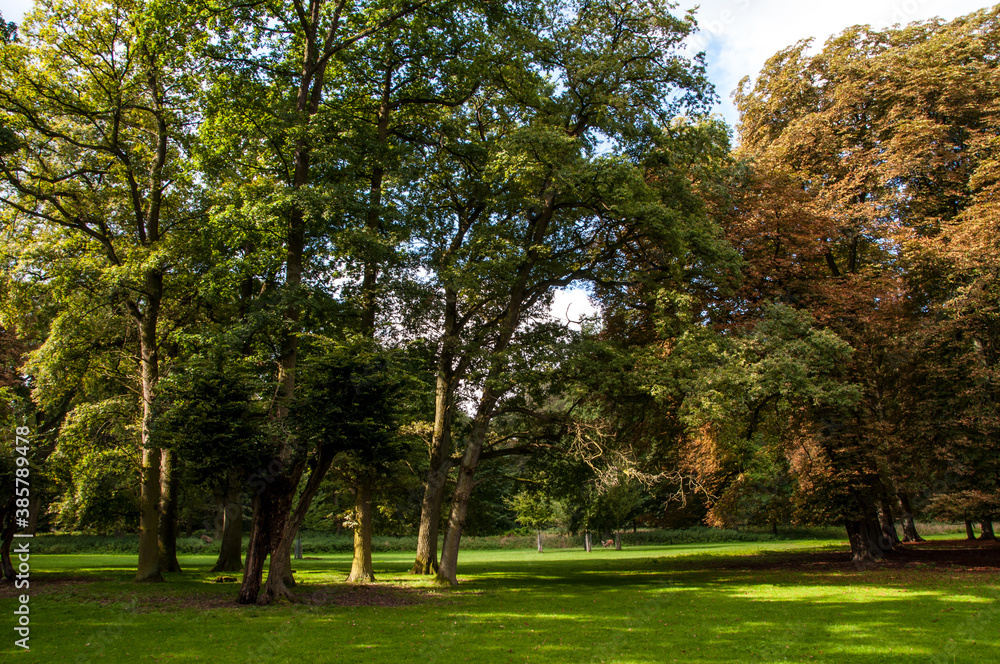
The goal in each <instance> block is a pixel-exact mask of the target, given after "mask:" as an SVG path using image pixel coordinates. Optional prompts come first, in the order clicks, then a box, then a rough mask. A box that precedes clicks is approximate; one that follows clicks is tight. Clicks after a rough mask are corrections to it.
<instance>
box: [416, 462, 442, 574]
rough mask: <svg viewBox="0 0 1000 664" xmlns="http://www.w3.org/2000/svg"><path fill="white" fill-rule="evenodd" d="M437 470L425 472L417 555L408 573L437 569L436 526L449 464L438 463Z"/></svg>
mask: <svg viewBox="0 0 1000 664" xmlns="http://www.w3.org/2000/svg"><path fill="white" fill-rule="evenodd" d="M438 466H439V467H438V469H437V471H434V470H433V469H431V470H428V472H427V482H426V484H425V485H424V499H423V502H422V503H421V507H420V526H419V529H418V530H417V555H416V559H415V560H414V561H413V567H412V568H410V574H434V573H436V572H437V571H438V558H437V553H438V528H439V527H440V524H441V505H442V503H443V502H444V489H445V486H446V485H447V483H448V470H449V469H450V467H451V466H450V464H448V465H445V464H440V463H439V464H438Z"/></svg>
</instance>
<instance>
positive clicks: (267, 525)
mask: <svg viewBox="0 0 1000 664" xmlns="http://www.w3.org/2000/svg"><path fill="white" fill-rule="evenodd" d="M273 498H274V497H273V496H272V495H271V492H270V491H268V489H267V487H265V488H264V490H263V491H261V492H260V493H259V494H257V495H256V496H254V499H253V516H251V517H250V542H249V544H247V561H246V570H245V571H244V572H243V583H242V584H241V585H240V594H239V596H238V597H237V599H236V601H237V603H239V604H255V603H256V602H257V596H258V594H259V593H260V584H261V578H262V576H263V574H264V562H265V561H266V560H267V556H268V554H269V553H270V551H271V532H272V528H273V526H272V523H273V521H274V519H275V512H276V507H275V506H274V505H273Z"/></svg>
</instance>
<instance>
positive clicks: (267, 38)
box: [206, 0, 430, 604]
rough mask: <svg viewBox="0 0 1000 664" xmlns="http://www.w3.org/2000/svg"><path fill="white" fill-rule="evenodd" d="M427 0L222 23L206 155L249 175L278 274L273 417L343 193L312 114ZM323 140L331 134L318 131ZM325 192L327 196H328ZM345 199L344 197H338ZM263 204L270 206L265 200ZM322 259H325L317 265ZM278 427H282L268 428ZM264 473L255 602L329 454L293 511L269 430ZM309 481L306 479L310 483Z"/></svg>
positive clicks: (320, 0) (273, 8)
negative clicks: (321, 166) (351, 59)
mask: <svg viewBox="0 0 1000 664" xmlns="http://www.w3.org/2000/svg"><path fill="white" fill-rule="evenodd" d="M428 4H430V3H429V0H419V1H416V2H412V3H411V2H396V1H394V0H387V1H386V2H375V3H370V4H366V5H362V6H355V5H352V4H349V3H347V2H346V1H343V0H341V1H338V2H325V1H324V0H309V1H308V2H302V1H300V0H292V1H291V2H287V3H285V2H275V3H266V4H261V5H254V6H251V7H249V8H239V9H237V10H236V11H235V12H234V13H233V14H232V15H231V17H230V18H229V19H228V21H229V23H228V25H225V26H220V29H219V33H218V34H219V41H218V44H217V45H216V47H217V48H216V52H217V56H218V59H217V66H216V73H215V78H214V81H215V100H216V103H215V105H214V107H213V112H212V118H211V119H210V120H209V123H208V124H207V125H206V132H212V131H214V130H218V132H219V133H218V135H219V136H221V137H223V138H222V140H220V141H218V145H217V146H216V150H215V154H216V155H217V156H219V157H220V158H223V159H230V160H232V161H235V162H237V163H239V164H240V165H241V171H240V172H242V174H243V175H244V176H246V179H245V180H244V183H245V186H244V187H243V188H242V190H241V191H239V192H238V193H239V194H240V196H241V198H242V200H239V199H238V200H236V201H234V203H235V204H236V205H241V204H242V205H247V206H253V207H255V208H264V209H263V211H262V214H263V215H264V216H265V217H267V218H268V219H269V220H270V221H269V223H271V224H273V226H274V228H273V231H274V233H275V236H276V237H280V238H282V239H281V242H280V243H279V246H276V247H272V248H271V250H272V251H274V252H275V253H276V254H277V255H279V256H280V261H281V268H280V273H281V274H280V280H279V278H278V275H277V274H275V275H274V278H273V280H272V281H271V283H270V284H269V286H270V287H271V289H272V290H273V291H275V292H277V294H278V300H277V302H276V304H277V308H278V310H279V311H280V320H281V324H280V327H279V332H278V342H277V348H276V352H275V355H276V357H275V359H276V363H277V366H278V371H277V377H276V382H277V385H278V387H277V390H276V392H275V398H274V401H273V404H272V408H271V409H270V412H271V416H272V418H273V419H274V420H275V421H276V422H280V421H281V420H283V419H284V418H285V417H286V416H287V414H288V405H289V403H290V402H291V400H292V398H293V397H294V394H295V374H296V366H297V363H298V355H299V336H300V333H301V332H302V330H303V322H304V321H303V307H304V305H305V303H306V299H307V298H306V295H305V294H306V293H307V292H308V291H309V290H310V288H311V287H312V286H314V285H315V284H312V283H310V276H311V275H312V270H313V269H314V268H315V267H316V265H313V264H310V256H311V254H310V253H309V252H310V250H311V249H312V248H314V247H315V246H317V245H322V244H323V241H322V236H321V235H322V234H321V232H320V231H321V226H322V224H321V222H322V220H323V215H322V214H321V212H320V211H321V209H322V207H323V205H324V204H325V202H326V201H332V202H333V203H334V204H335V205H336V204H337V202H338V198H339V196H338V194H340V195H342V193H343V192H342V191H339V190H337V189H333V188H329V189H328V191H327V192H326V194H327V196H324V195H323V193H321V192H318V191H317V190H316V189H314V185H315V184H316V180H315V178H316V170H317V169H315V168H314V164H315V163H317V162H318V163H322V161H321V160H318V159H317V158H316V157H317V154H316V153H317V150H316V145H317V135H316V132H317V129H318V126H317V125H318V122H317V118H318V115H319V113H320V109H321V107H322V106H323V104H324V102H325V101H326V100H327V99H328V95H329V93H330V90H331V89H335V88H336V87H337V86H338V85H339V84H340V83H341V82H343V73H342V69H343V67H344V66H345V57H346V55H347V53H348V52H349V51H350V50H351V49H352V48H355V47H356V46H357V45H359V44H360V43H362V42H364V41H365V40H366V39H367V38H369V37H371V36H372V35H375V34H378V33H379V32H380V31H382V30H384V29H386V28H387V27H388V26H391V25H393V24H394V23H396V22H397V21H399V20H400V19H401V18H403V17H406V16H409V15H412V14H414V13H415V12H418V11H419V10H421V9H422V8H423V7H425V6H426V5H428ZM324 140H325V141H326V140H331V139H330V137H329V136H325V137H324ZM265 181H266V182H268V183H269V186H270V187H272V188H273V191H274V192H275V193H274V195H272V196H271V197H270V198H269V200H268V201H267V202H266V203H265V204H264V205H263V206H259V205H258V201H255V200H253V199H250V200H249V201H248V200H247V199H246V196H247V194H248V193H250V192H252V191H255V190H256V189H257V187H258V186H259V185H260V184H261V183H262V182H265ZM331 194H332V196H331ZM339 202H342V199H340V200H339ZM268 204H270V205H268ZM320 262H322V261H320ZM280 430H281V427H280V426H276V427H275V431H276V432H278V431H280ZM274 448H275V449H274V460H273V461H274V464H275V466H276V467H278V468H280V471H278V472H276V473H271V474H269V476H268V480H269V481H267V482H264V483H263V486H262V487H261V490H260V491H259V493H258V494H257V495H256V497H255V498H254V515H253V523H252V526H251V539H250V545H249V549H248V551H247V560H246V573H245V574H244V577H243V584H242V586H241V588H240V594H239V600H238V601H239V602H240V603H243V604H249V603H254V602H256V601H257V600H258V595H259V592H260V585H261V582H262V576H263V570H264V563H265V560H266V559H267V557H268V556H269V555H270V563H269V567H268V576H267V584H266V586H265V588H264V595H263V597H262V598H261V599H262V600H263V601H265V602H267V601H271V600H274V599H277V598H282V597H289V596H290V594H291V591H290V590H289V585H290V584H292V583H293V582H294V581H293V579H292V575H291V568H290V556H291V548H292V543H293V540H294V537H295V534H296V533H297V532H298V529H299V526H300V525H301V520H302V518H303V517H304V515H305V512H306V510H307V509H308V503H309V501H310V500H311V498H312V495H314V493H315V490H316V489H318V486H319V480H321V479H322V473H324V472H325V471H326V469H328V468H329V463H328V462H323V463H318V462H317V463H313V464H312V466H311V474H310V479H309V483H308V485H309V486H313V487H315V489H314V490H313V492H312V493H309V492H305V493H303V494H302V497H301V500H300V502H299V504H298V505H297V506H295V509H294V511H293V503H294V501H295V497H296V489H297V488H298V485H299V482H300V480H301V479H302V476H303V473H304V472H305V470H306V469H307V468H309V467H310V466H309V460H308V454H306V453H304V450H302V449H301V448H299V447H297V446H296V445H295V444H294V442H293V440H292V439H291V438H289V437H287V436H282V435H281V434H276V439H275V441H274ZM314 479H315V481H314Z"/></svg>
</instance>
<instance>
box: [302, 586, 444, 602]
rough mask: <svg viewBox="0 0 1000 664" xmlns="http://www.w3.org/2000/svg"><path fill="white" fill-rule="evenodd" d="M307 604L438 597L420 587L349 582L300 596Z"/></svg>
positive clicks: (397, 600) (406, 600)
mask: <svg viewBox="0 0 1000 664" xmlns="http://www.w3.org/2000/svg"><path fill="white" fill-rule="evenodd" d="M301 597H302V599H303V600H304V601H306V602H308V603H309V604H313V605H319V606H330V605H334V606H386V607H391V606H412V605H414V604H421V603H424V602H427V601H428V600H433V599H436V598H439V597H440V594H438V593H433V592H428V591H426V590H422V589H416V588H405V587H399V586H379V585H368V584H357V585H355V584H350V585H343V586H327V587H324V588H320V589H319V590H315V591H313V592H311V593H308V594H304V595H302V596H301Z"/></svg>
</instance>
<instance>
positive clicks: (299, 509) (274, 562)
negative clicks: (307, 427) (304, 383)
mask: <svg viewBox="0 0 1000 664" xmlns="http://www.w3.org/2000/svg"><path fill="white" fill-rule="evenodd" d="M335 456H336V452H335V451H334V450H333V449H332V448H331V447H329V446H321V447H319V448H318V449H317V450H316V457H315V464H314V465H313V468H312V471H311V472H310V473H309V479H308V481H307V482H306V485H305V487H304V488H303V489H302V494H301V495H300V496H299V502H298V504H296V505H295V509H294V510H292V503H293V502H294V499H295V493H296V488H297V487H298V485H299V480H300V479H301V478H302V473H303V471H304V470H305V466H306V464H305V462H304V461H302V462H300V463H299V464H298V465H297V466H296V467H295V469H294V470H293V471H292V481H291V482H289V483H288V485H287V486H288V487H290V490H286V492H285V493H284V494H283V495H282V510H283V511H282V512H281V514H280V519H281V524H280V525H279V524H278V523H274V524H272V527H273V528H274V532H276V533H280V539H279V540H278V541H277V542H275V543H274V548H273V550H272V551H271V561H270V564H269V565H268V570H267V583H265V584H264V596H263V601H264V603H265V604H269V603H271V602H273V601H275V600H278V599H287V600H292V599H294V597H293V595H292V592H291V590H290V588H291V586H292V585H294V583H295V580H294V579H293V578H292V547H293V546H294V543H295V535H296V534H297V533H298V532H299V529H300V528H301V527H302V521H303V520H304V519H305V518H306V512H308V511H309V506H310V505H311V504H312V501H313V498H314V497H315V496H316V494H317V493H318V492H319V488H320V484H321V483H322V482H323V478H324V477H326V473H327V471H328V470H330V465H331V464H332V463H333V459H334V457H335Z"/></svg>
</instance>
